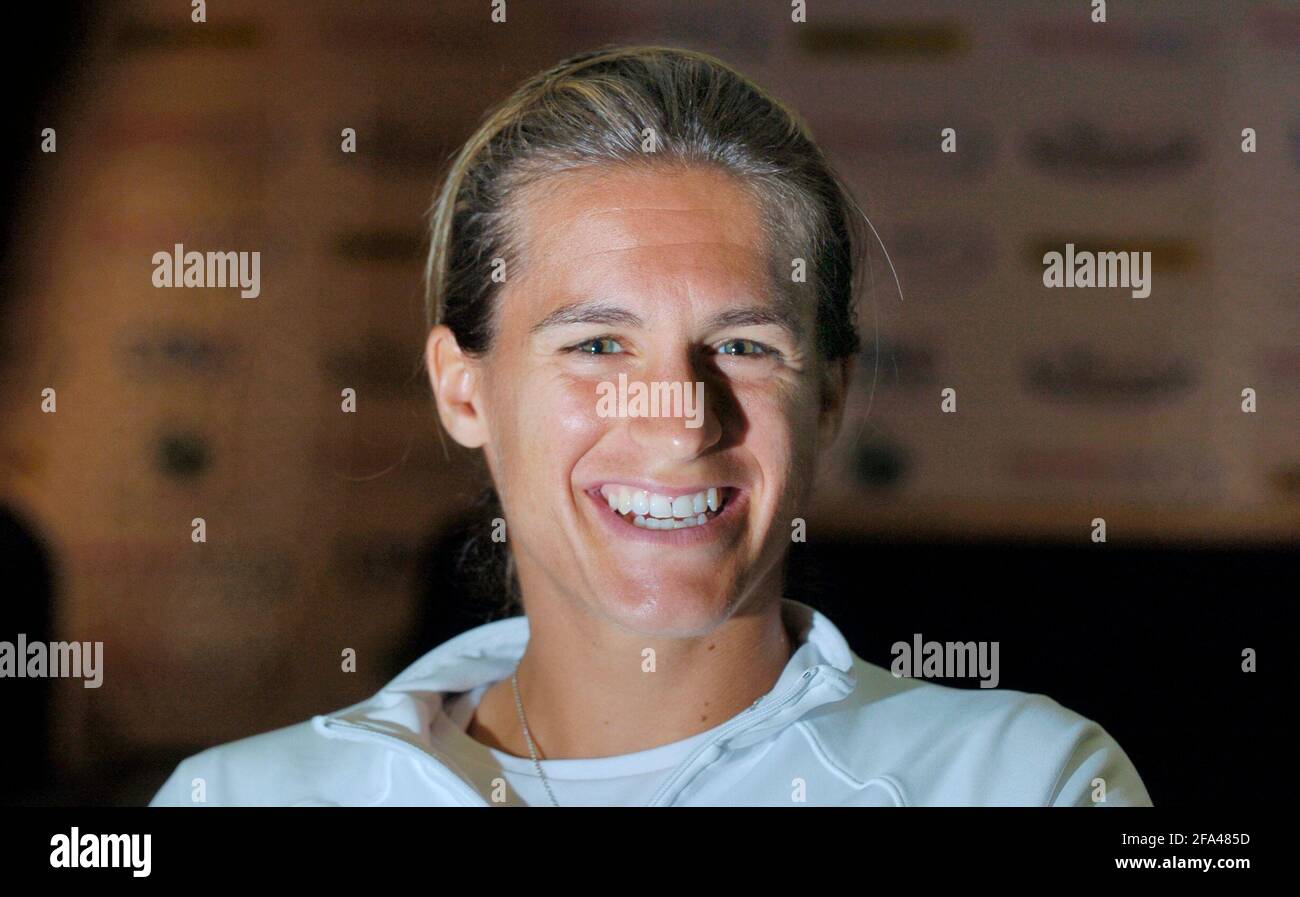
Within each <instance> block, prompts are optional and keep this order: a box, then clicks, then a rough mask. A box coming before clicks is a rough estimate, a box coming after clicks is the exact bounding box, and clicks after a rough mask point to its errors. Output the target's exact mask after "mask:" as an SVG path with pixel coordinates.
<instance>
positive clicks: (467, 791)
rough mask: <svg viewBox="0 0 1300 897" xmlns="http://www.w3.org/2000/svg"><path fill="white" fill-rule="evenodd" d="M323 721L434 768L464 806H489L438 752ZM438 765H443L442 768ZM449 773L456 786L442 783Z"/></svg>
mask: <svg viewBox="0 0 1300 897" xmlns="http://www.w3.org/2000/svg"><path fill="white" fill-rule="evenodd" d="M323 720H324V721H323V725H324V726H325V727H326V728H327V729H346V730H348V731H351V732H360V733H361V734H363V735H365V736H366V737H367V738H368V739H370V740H372V741H378V742H381V743H383V744H386V745H388V746H389V747H395V748H399V749H400V750H401V751H403V752H405V753H407V754H408V755H411V756H413V757H415V758H416V759H417V760H418V761H420V763H422V764H424V765H425V766H426V767H430V768H432V769H433V770H435V771H436V772H437V773H438V780H439V783H440V784H444V785H445V786H446V787H447V788H448V789H449V790H451V791H452V792H459V794H458V795H457V796H458V797H460V799H461V803H462V805H464V806H472V807H486V806H488V802H487V801H486V800H484V799H483V796H482V795H481V794H479V793H478V792H477V791H475V790H474V789H473V788H472V787H470V785H469V783H468V782H467V781H466V780H465V777H464V776H463V775H462V774H461V773H458V772H457V771H456V769H455V767H454V766H453V765H452V763H451V762H450V761H448V760H447V759H446V758H445V757H443V756H442V755H441V754H439V753H437V752H436V751H430V750H427V749H425V748H421V747H416V746H415V745H413V744H411V743H410V742H409V741H406V740H405V739H402V738H398V737H397V736H395V735H389V734H388V733H386V732H379V731H376V730H375V729H372V728H370V727H369V726H362V725H358V724H356V723H349V722H344V721H343V720H340V719H334V718H332V717H324V718H323ZM431 761H433V762H431ZM436 764H441V766H438V765H436ZM447 773H450V774H451V777H452V779H454V780H455V785H451V784H450V783H445V782H443V781H442V780H445V779H446V778H447Z"/></svg>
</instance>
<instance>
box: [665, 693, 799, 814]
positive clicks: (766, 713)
mask: <svg viewBox="0 0 1300 897" xmlns="http://www.w3.org/2000/svg"><path fill="white" fill-rule="evenodd" d="M816 678H817V669H816V668H815V667H814V668H813V669H809V670H805V671H804V673H803V675H802V676H800V677H799V682H798V684H796V685H795V686H793V687H792V688H791V689H790V690H789V691H788V692H786V693H785V694H784V695H782V696H781V697H780V698H779V699H778V700H776V701H773V702H772V703H771V704H770V705H769V706H767V707H764V708H763V710H762V711H761V712H759V713H754V708H755V707H757V706H758V701H755V702H754V703H753V704H751V705H749V707H747V708H745V709H744V710H742V711H741V713H740V716H739V717H737V718H736V720H735V721H734V722H732V723H731V724H730V725H729V726H727V727H726V728H725V729H723V730H722V731H721V732H719V733H718V734H717V736H716V737H714V738H713V739H712V740H711V741H709V742H708V743H706V744H702V745H700V746H699V747H697V748H696V749H695V750H694V751H693V752H692V753H691V755H690V756H689V757H687V758H686V759H685V760H683V761H682V763H681V765H680V766H678V767H677V769H675V770H673V772H672V773H671V774H670V775H669V776H668V778H667V779H666V780H665V781H664V783H663V784H662V785H660V786H659V790H658V791H656V792H655V796H654V797H652V798H651V799H650V802H649V803H648V804H646V806H647V807H659V806H663V805H665V804H666V803H667V802H668V801H669V800H671V799H672V798H673V797H674V796H676V794H677V793H678V792H679V791H680V790H681V789H680V788H677V783H678V782H679V781H681V779H682V778H683V777H684V776H685V775H686V774H687V773H688V772H691V771H693V770H692V767H694V766H696V764H697V762H698V761H699V758H700V757H701V756H703V755H704V754H705V753H706V752H708V751H711V750H713V749H714V747H716V746H717V744H718V742H720V741H722V740H723V739H724V738H727V737H729V736H730V735H731V734H732V733H734V732H737V731H740V730H741V729H746V728H749V727H752V726H755V725H757V724H758V723H759V722H761V721H762V720H765V719H768V718H769V717H772V716H775V715H776V714H777V713H778V712H779V711H781V710H784V709H785V708H786V707H788V706H789V705H790V704H792V703H794V701H795V700H797V699H798V698H800V697H802V696H803V693H804V692H806V691H807V690H808V689H809V687H811V686H812V683H813V680H814V679H816ZM759 700H762V699H761V698H760V699H759ZM683 787H684V786H683Z"/></svg>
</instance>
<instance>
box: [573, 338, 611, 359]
mask: <svg viewBox="0 0 1300 897" xmlns="http://www.w3.org/2000/svg"><path fill="white" fill-rule="evenodd" d="M572 351H574V352H580V353H582V354H583V355H614V354H617V353H619V352H622V351H623V347H622V346H620V345H619V344H618V340H616V339H612V338H611V337H608V336H598V337H596V338H595V339H589V340H586V341H585V342H581V343H578V344H577V345H576V346H573V347H572Z"/></svg>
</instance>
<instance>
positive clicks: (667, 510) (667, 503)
mask: <svg viewBox="0 0 1300 897" xmlns="http://www.w3.org/2000/svg"><path fill="white" fill-rule="evenodd" d="M650 513H651V514H653V515H654V516H655V517H671V516H673V500H672V499H671V498H669V497H668V496H666V495H660V494H659V493H657V492H656V493H655V494H654V495H651V496H650Z"/></svg>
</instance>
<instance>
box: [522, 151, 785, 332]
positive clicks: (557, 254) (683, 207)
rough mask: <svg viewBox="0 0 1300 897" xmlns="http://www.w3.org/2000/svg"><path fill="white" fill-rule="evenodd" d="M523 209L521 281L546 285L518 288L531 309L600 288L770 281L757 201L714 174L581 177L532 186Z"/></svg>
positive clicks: (761, 284) (738, 293)
mask: <svg viewBox="0 0 1300 897" xmlns="http://www.w3.org/2000/svg"><path fill="white" fill-rule="evenodd" d="M556 180H557V181H558V180H560V179H558V178H557V179H556ZM525 209H526V212H525V215H524V216H523V221H521V225H522V228H521V236H522V237H523V240H522V243H523V246H522V247H521V248H522V249H523V256H524V260H523V266H522V267H523V268H524V271H525V279H526V280H528V281H530V284H531V285H532V286H540V285H541V281H545V282H546V287H547V289H545V290H543V291H541V292H540V293H539V292H535V291H533V290H525V291H523V292H524V293H526V294H530V295H531V296H532V298H533V299H534V301H535V302H536V303H537V304H538V308H537V310H538V311H543V310H544V309H543V308H542V306H543V305H545V304H547V303H548V302H552V303H562V302H565V301H570V300H571V299H572V298H574V296H575V295H584V294H589V293H597V292H598V293H604V294H610V293H619V292H623V293H635V294H639V295H642V296H647V295H649V294H655V293H659V292H662V293H663V294H665V296H667V295H669V294H671V293H673V292H674V291H676V292H678V293H683V292H686V293H695V294H698V296H699V297H700V298H707V297H708V296H709V295H711V294H717V295H718V296H719V297H725V296H727V295H734V296H735V297H736V298H742V297H748V298H750V299H754V298H759V297H761V296H765V295H767V294H768V293H769V292H770V289H771V286H772V283H771V278H772V269H771V266H770V263H771V259H770V257H769V254H768V241H767V240H766V236H765V232H764V230H763V226H762V220H761V217H760V215H759V211H758V208H757V206H756V205H755V203H754V202H753V200H752V199H751V198H750V196H749V194H748V193H747V192H746V191H744V190H743V189H741V188H740V187H739V186H738V185H737V184H736V183H735V182H734V181H732V180H731V179H730V178H729V177H727V176H725V175H722V174H719V173H715V172H712V171H708V170H697V169H693V170H688V171H685V172H682V171H676V170H673V171H669V172H665V173H658V172H654V173H647V172H642V171H631V172H626V173H624V172H615V173H612V174H610V175H607V176H603V177H602V176H593V175H590V174H583V175H580V176H576V177H568V178H567V179H566V180H564V181H563V182H560V183H556V184H552V185H550V186H549V189H547V190H544V191H539V192H538V193H537V194H535V195H534V196H533V197H530V201H528V202H527V203H526V204H525Z"/></svg>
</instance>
